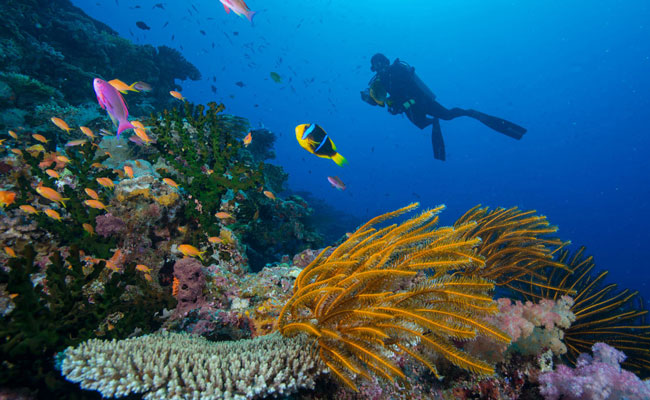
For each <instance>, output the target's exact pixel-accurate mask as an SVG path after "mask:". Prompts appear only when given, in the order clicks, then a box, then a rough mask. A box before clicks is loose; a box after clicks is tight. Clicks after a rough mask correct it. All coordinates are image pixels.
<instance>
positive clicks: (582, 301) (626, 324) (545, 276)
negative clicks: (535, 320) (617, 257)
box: [516, 247, 650, 377]
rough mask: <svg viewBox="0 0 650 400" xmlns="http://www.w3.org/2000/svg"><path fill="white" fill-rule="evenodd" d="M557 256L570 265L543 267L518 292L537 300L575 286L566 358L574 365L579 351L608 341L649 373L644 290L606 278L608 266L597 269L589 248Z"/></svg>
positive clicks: (649, 339)
mask: <svg viewBox="0 0 650 400" xmlns="http://www.w3.org/2000/svg"><path fill="white" fill-rule="evenodd" d="M557 261H558V262H561V263H563V264H565V265H566V266H567V267H568V270H565V269H557V268H553V267H549V268H548V269H546V270H543V271H540V274H539V275H538V276H537V277H536V278H535V279H534V281H533V283H532V284H529V283H525V282H522V283H521V284H520V285H518V286H517V287H516V293H519V294H520V295H523V296H524V298H526V299H529V300H532V301H536V300H537V299H540V298H548V299H552V300H558V299H559V298H560V296H561V293H567V292H569V291H572V292H574V294H572V295H571V296H572V297H573V299H574V303H573V305H572V306H571V309H570V311H571V312H572V313H573V314H574V315H575V322H574V323H572V324H571V326H570V327H569V328H567V329H565V331H564V342H565V343H566V346H567V353H566V355H565V356H566V358H567V359H568V361H569V362H570V363H571V364H573V365H575V364H576V362H577V359H578V357H579V355H580V354H581V353H583V352H586V351H588V350H589V349H590V347H591V346H593V345H594V344H595V343H597V342H604V343H606V344H608V345H610V346H613V347H615V348H617V349H618V350H621V351H625V353H626V355H627V357H626V359H625V361H623V366H624V367H625V368H627V369H629V370H631V371H633V372H634V373H637V374H639V375H640V376H642V377H648V376H650V326H648V325H647V323H646V320H645V317H646V315H647V313H648V310H646V309H645V307H644V305H643V301H642V299H641V296H639V294H638V293H637V292H632V291H629V290H627V289H623V290H617V285H616V284H607V285H605V284H604V280H605V277H606V276H607V271H601V272H599V273H597V274H595V273H594V269H595V266H596V264H595V263H594V261H593V257H591V256H588V257H587V256H585V248H584V247H581V248H579V249H578V250H577V251H576V252H574V253H571V252H569V251H568V250H565V249H563V250H560V251H559V252H558V253H557Z"/></svg>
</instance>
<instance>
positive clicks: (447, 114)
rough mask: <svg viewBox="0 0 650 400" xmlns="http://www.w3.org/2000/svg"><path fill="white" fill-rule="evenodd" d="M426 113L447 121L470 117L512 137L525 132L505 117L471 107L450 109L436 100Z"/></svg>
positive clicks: (515, 137) (520, 135)
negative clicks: (494, 115)
mask: <svg viewBox="0 0 650 400" xmlns="http://www.w3.org/2000/svg"><path fill="white" fill-rule="evenodd" d="M428 114H430V115H433V116H434V117H437V118H440V119H444V120H445V121H448V120H450V119H454V118H458V117H471V118H474V119H475V120H477V121H479V122H481V123H482V124H483V125H485V126H488V127H490V128H492V129H494V130H495V131H497V132H499V133H503V134H504V135H506V136H510V137H511V138H514V139H521V137H522V136H524V133H526V128H523V127H521V126H519V125H517V124H515V123H512V122H510V121H506V120H505V119H501V118H497V117H493V116H492V115H488V114H484V113H482V112H480V111H476V110H472V109H467V110H466V109H463V108H458V107H454V108H452V109H448V108H445V107H444V106H442V105H441V104H440V103H438V102H437V101H433V102H432V104H431V105H430V106H429V112H428Z"/></svg>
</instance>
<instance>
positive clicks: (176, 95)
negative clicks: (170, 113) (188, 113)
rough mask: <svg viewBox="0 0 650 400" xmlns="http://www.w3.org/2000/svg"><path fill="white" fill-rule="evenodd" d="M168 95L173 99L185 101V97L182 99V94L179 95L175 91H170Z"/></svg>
mask: <svg viewBox="0 0 650 400" xmlns="http://www.w3.org/2000/svg"><path fill="white" fill-rule="evenodd" d="M169 94H171V95H172V96H173V97H175V98H177V99H178V100H181V101H185V97H183V95H182V94H180V93H179V92H177V91H175V90H172V91H171V92H169Z"/></svg>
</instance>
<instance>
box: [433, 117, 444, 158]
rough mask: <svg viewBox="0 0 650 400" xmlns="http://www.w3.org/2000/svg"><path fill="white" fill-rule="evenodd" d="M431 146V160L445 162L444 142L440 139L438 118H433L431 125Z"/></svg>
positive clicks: (440, 132)
mask: <svg viewBox="0 0 650 400" xmlns="http://www.w3.org/2000/svg"><path fill="white" fill-rule="evenodd" d="M431 144H432V145H433V158H435V159H436V160H440V161H445V141H444V140H443V139H442V131H441V130H440V120H439V119H438V118H434V119H433V123H431Z"/></svg>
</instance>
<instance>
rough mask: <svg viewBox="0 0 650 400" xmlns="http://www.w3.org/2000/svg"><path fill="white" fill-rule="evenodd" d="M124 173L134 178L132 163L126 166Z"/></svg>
mask: <svg viewBox="0 0 650 400" xmlns="http://www.w3.org/2000/svg"><path fill="white" fill-rule="evenodd" d="M124 173H125V174H126V176H128V177H129V178H131V179H133V168H132V167H131V166H130V165H125V166H124Z"/></svg>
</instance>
